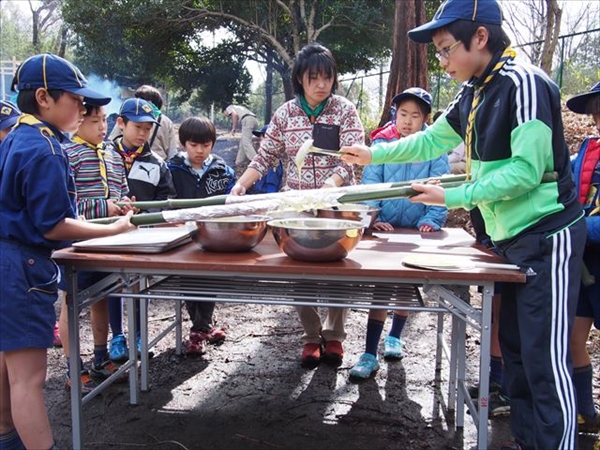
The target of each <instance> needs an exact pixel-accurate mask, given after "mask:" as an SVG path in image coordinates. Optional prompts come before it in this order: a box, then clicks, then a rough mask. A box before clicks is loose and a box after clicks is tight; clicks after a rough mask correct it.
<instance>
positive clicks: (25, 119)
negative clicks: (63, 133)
mask: <svg viewBox="0 0 600 450" xmlns="http://www.w3.org/2000/svg"><path fill="white" fill-rule="evenodd" d="M21 124H25V125H30V126H32V127H36V128H37V129H39V130H40V131H45V132H47V133H48V135H49V136H52V137H56V135H55V134H54V132H53V131H52V129H51V128H50V127H48V126H47V125H46V124H45V123H44V122H42V121H41V120H39V119H36V118H35V116H33V115H31V114H21V116H20V117H19V118H18V119H17V123H16V125H15V128H16V127H17V126H19V125H21Z"/></svg>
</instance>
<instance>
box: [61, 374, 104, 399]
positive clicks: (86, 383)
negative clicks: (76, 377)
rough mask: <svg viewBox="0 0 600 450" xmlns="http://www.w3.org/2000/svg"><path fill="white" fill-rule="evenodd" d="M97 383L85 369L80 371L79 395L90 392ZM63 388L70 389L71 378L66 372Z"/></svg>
mask: <svg viewBox="0 0 600 450" xmlns="http://www.w3.org/2000/svg"><path fill="white" fill-rule="evenodd" d="M98 386H99V383H96V382H95V381H94V380H93V379H92V377H90V373H89V372H88V371H87V370H84V371H82V372H81V396H82V397H83V396H85V395H87V394H89V393H90V392H92V391H93V390H94V388H96V387H98ZM65 388H67V389H71V378H70V377H69V374H68V373H67V377H66V380H65Z"/></svg>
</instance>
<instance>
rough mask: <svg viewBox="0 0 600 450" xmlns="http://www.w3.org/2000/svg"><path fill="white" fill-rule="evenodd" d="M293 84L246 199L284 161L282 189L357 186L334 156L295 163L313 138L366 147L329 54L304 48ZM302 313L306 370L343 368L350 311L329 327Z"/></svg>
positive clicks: (244, 180) (332, 311) (247, 183)
mask: <svg viewBox="0 0 600 450" xmlns="http://www.w3.org/2000/svg"><path fill="white" fill-rule="evenodd" d="M292 84H293V87H294V92H295V94H296V97H295V98H294V99H293V100H290V101H288V102H286V103H284V104H283V105H282V106H281V107H279V108H278V109H277V111H275V115H274V116H273V118H272V119H271V123H270V124H269V128H268V129H267V132H266V134H265V137H264V139H263V140H262V142H261V144H260V148H259V149H258V152H257V155H256V156H255V157H254V159H253V160H252V162H251V163H250V164H249V166H248V169H247V170H246V171H245V172H244V173H243V175H242V176H241V177H240V178H239V180H238V182H237V183H236V185H235V186H234V187H233V189H232V190H231V194H233V195H243V194H245V193H246V191H247V190H248V189H250V187H252V185H254V183H256V181H257V180H259V179H260V178H261V177H262V176H263V175H264V174H265V173H267V171H269V170H271V169H272V168H275V167H277V165H278V164H279V162H280V161H281V160H283V161H284V165H285V175H286V176H285V180H286V181H285V184H284V187H283V188H282V190H290V189H296V190H297V189H318V188H327V187H337V186H349V185H352V184H355V177H354V172H353V167H352V165H349V164H346V163H344V162H343V161H342V160H341V159H340V158H337V157H334V156H327V155H320V154H316V153H308V154H307V155H306V157H305V158H304V162H303V164H302V169H301V170H298V168H297V167H296V165H295V164H294V159H295V157H296V154H297V153H298V150H299V149H300V147H301V146H302V144H303V143H304V142H305V141H306V140H308V139H314V141H315V146H319V145H322V146H324V147H326V148H328V149H334V150H338V149H339V148H340V146H344V145H350V144H351V143H356V144H359V143H360V144H362V143H363V142H364V129H363V126H362V123H361V121H360V118H359V117H358V113H357V111H356V108H355V107H354V105H353V104H352V103H351V102H350V101H348V100H347V99H345V98H344V97H340V96H339V95H335V94H334V92H335V90H336V88H337V86H338V80H337V67H336V64H335V60H334V59H333V55H332V54H331V52H330V51H329V49H327V48H326V47H324V46H322V45H320V44H317V43H311V44H308V45H306V46H304V47H303V48H302V49H301V50H300V52H299V53H298V55H297V57H296V61H295V63H294V69H293V71H292ZM296 310H297V311H298V315H299V317H300V322H301V323H302V326H303V327H304V334H303V336H302V342H303V344H304V347H303V349H302V366H303V367H306V368H314V367H316V366H317V365H318V364H319V362H320V361H321V359H322V360H323V361H324V362H326V363H327V364H330V365H332V366H335V367H337V366H339V365H340V364H341V363H342V359H343V357H344V350H343V348H342V342H343V341H344V339H345V338H346V332H345V330H344V323H345V321H346V313H347V309H345V308H329V309H328V311H327V318H326V320H325V322H324V323H322V322H321V317H320V315H319V312H318V310H317V308H315V307H310V306H297V307H296ZM322 347H324V348H322Z"/></svg>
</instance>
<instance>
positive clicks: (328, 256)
mask: <svg viewBox="0 0 600 450" xmlns="http://www.w3.org/2000/svg"><path fill="white" fill-rule="evenodd" d="M268 225H269V226H270V227H271V230H272V231H273V236H274V237H275V241H276V242H277V245H279V248H280V249H281V250H282V251H283V252H284V253H285V254H286V255H288V256H289V257H290V258H292V259H297V260H300V261H313V262H328V261H339V260H340V259H343V258H345V257H346V256H348V253H349V252H350V251H352V250H353V249H354V248H355V247H356V246H357V245H358V243H359V242H360V240H361V238H362V236H363V233H364V227H363V226H362V224H360V223H358V222H356V221H353V220H338V219H321V218H310V219H309V218H307V219H304V218H298V219H280V220H271V221H269V222H268Z"/></svg>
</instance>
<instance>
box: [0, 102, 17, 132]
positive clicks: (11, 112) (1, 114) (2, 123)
mask: <svg viewBox="0 0 600 450" xmlns="http://www.w3.org/2000/svg"><path fill="white" fill-rule="evenodd" d="M20 115H21V111H19V108H18V107H17V105H15V104H14V103H11V102H9V101H7V100H2V101H0V142H2V141H3V140H4V138H5V137H6V135H7V134H8V133H9V131H10V130H12V128H13V127H14V126H15V124H16V123H17V119H18V118H19V116H20Z"/></svg>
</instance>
